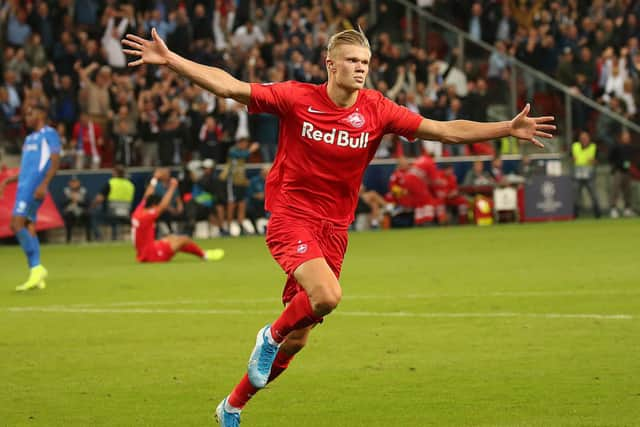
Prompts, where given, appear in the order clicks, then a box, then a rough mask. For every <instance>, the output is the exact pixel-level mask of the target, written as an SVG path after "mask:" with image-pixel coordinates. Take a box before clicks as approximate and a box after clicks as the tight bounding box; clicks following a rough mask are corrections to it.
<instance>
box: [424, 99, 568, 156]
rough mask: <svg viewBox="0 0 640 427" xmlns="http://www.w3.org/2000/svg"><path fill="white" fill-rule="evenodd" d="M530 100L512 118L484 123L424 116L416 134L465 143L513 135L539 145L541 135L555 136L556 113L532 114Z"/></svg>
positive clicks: (430, 138)
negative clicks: (431, 118) (434, 118)
mask: <svg viewBox="0 0 640 427" xmlns="http://www.w3.org/2000/svg"><path fill="white" fill-rule="evenodd" d="M529 110H530V106H529V104H527V105H525V107H524V109H523V110H522V111H521V112H520V113H519V114H518V115H517V116H515V117H514V118H513V119H512V120H510V121H504V122H492V123H480V122H472V121H469V120H452V121H450V122H441V121H437V120H427V119H424V120H422V122H421V123H420V126H418V130H417V131H416V138H419V139H428V140H437V141H442V142H445V143H449V144H464V143H470V142H476V141H486V140H488V139H495V138H502V137H505V136H513V137H515V138H518V139H523V140H526V141H530V142H532V143H533V144H535V145H537V146H538V147H544V144H543V143H542V142H540V140H539V139H538V138H551V137H552V135H551V134H550V133H549V132H551V131H553V130H555V128H556V127H555V125H552V124H550V122H552V121H553V120H555V119H554V117H553V116H543V117H529V116H528V114H529Z"/></svg>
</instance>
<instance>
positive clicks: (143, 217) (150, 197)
mask: <svg viewBox="0 0 640 427" xmlns="http://www.w3.org/2000/svg"><path fill="white" fill-rule="evenodd" d="M177 187H178V181H177V180H176V179H175V178H171V181H169V188H168V189H167V192H166V193H165V194H164V196H163V197H162V198H160V197H159V196H157V195H155V194H153V192H154V190H155V185H154V182H153V180H152V182H151V183H150V184H149V186H148V187H147V189H146V191H145V193H144V197H143V198H142V201H141V202H140V204H139V205H138V207H137V208H136V210H135V211H134V212H133V215H131V235H132V238H133V243H134V244H135V246H136V259H137V260H138V261H139V262H167V261H170V260H171V259H172V258H173V257H174V256H175V254H176V252H185V253H188V254H192V255H195V256H197V257H200V258H202V259H204V260H209V261H218V260H221V259H222V257H224V250H222V249H210V250H206V251H204V250H202V249H201V248H200V246H198V245H197V244H196V243H195V242H194V241H193V240H191V238H190V237H187V236H178V235H175V234H170V235H168V236H166V237H164V238H162V239H160V240H155V238H156V220H157V219H158V217H159V216H160V215H161V214H162V212H164V211H165V209H167V207H168V206H169V203H170V202H171V198H172V197H173V194H174V193H175V191H176V188H177Z"/></svg>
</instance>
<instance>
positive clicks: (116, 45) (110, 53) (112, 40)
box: [102, 6, 131, 70]
mask: <svg viewBox="0 0 640 427" xmlns="http://www.w3.org/2000/svg"><path fill="white" fill-rule="evenodd" d="M129 11H131V7H130V6H129V7H124V6H123V7H122V8H120V9H114V8H112V7H110V6H107V8H106V9H105V12H104V16H103V19H104V18H107V27H106V28H105V30H104V34H103V35H102V49H103V50H104V52H105V54H106V58H107V63H108V64H109V65H110V66H111V67H113V68H114V69H116V70H122V69H124V68H125V67H126V66H127V59H126V57H125V56H124V52H122V45H121V44H120V40H122V37H123V36H124V33H125V31H126V30H127V26H128V25H129V18H130V16H129ZM116 18H118V19H119V20H120V21H119V22H118V25H116Z"/></svg>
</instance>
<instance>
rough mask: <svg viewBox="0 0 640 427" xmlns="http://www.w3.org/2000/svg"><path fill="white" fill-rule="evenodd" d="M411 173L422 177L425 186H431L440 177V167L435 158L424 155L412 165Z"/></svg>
mask: <svg viewBox="0 0 640 427" xmlns="http://www.w3.org/2000/svg"><path fill="white" fill-rule="evenodd" d="M411 172H413V173H414V174H415V175H416V176H418V177H420V178H421V179H422V181H423V182H424V183H425V185H431V183H433V181H435V180H436V179H437V177H438V167H437V166H436V162H435V161H434V160H433V157H431V156H428V155H426V154H423V155H422V156H420V157H418V158H417V159H416V160H415V161H414V162H413V164H412V165H411Z"/></svg>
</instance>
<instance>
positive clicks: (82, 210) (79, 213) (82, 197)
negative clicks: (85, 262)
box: [62, 175, 91, 243]
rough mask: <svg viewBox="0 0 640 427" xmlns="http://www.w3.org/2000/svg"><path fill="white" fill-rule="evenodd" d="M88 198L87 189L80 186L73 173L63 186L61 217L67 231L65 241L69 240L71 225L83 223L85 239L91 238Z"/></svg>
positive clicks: (68, 241) (71, 230) (71, 231)
mask: <svg viewBox="0 0 640 427" xmlns="http://www.w3.org/2000/svg"><path fill="white" fill-rule="evenodd" d="M88 207H89V198H88V194H87V189H86V188H84V187H83V186H82V184H81V183H80V180H79V179H78V178H77V177H76V176H75V175H73V176H72V177H71V179H70V180H69V182H68V184H67V186H66V187H65V188H64V204H63V209H62V212H63V218H64V226H65V229H66V232H67V243H70V242H71V236H72V233H73V227H74V226H76V225H83V226H84V228H85V232H86V239H87V241H90V240H91V225H90V221H89V213H88Z"/></svg>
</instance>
